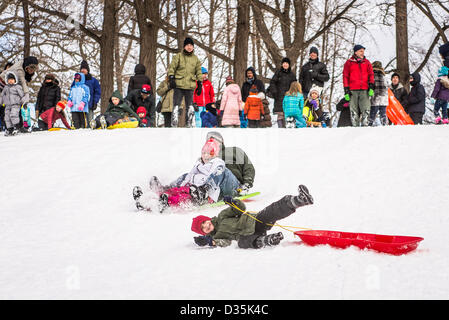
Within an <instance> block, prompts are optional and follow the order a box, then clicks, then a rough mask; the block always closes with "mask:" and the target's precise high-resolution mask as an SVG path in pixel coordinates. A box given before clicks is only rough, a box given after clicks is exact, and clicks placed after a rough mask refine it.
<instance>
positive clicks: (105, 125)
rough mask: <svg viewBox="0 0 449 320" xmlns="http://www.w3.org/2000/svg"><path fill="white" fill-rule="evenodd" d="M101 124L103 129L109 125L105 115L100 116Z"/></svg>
mask: <svg viewBox="0 0 449 320" xmlns="http://www.w3.org/2000/svg"><path fill="white" fill-rule="evenodd" d="M100 125H101V129H106V128H107V127H108V123H107V122H106V118H105V117H104V116H103V115H101V116H100Z"/></svg>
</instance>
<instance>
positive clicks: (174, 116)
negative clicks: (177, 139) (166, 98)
mask: <svg viewBox="0 0 449 320" xmlns="http://www.w3.org/2000/svg"><path fill="white" fill-rule="evenodd" d="M181 115H182V108H180V107H179V106H174V107H173V112H172V113H171V126H172V128H177V127H178V125H179V118H180V117H181Z"/></svg>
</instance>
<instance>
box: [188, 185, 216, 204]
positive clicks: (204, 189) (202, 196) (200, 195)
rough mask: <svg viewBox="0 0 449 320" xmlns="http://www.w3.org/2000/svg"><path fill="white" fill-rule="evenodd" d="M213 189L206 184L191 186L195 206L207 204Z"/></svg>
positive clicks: (190, 191)
mask: <svg viewBox="0 0 449 320" xmlns="http://www.w3.org/2000/svg"><path fill="white" fill-rule="evenodd" d="M210 189H211V187H210V186H209V185H208V184H205V185H203V186H199V187H197V186H195V185H192V186H190V190H189V193H190V196H191V197H192V201H193V203H194V204H196V205H198V206H201V205H203V204H205V203H206V202H207V199H208V192H209V190H210Z"/></svg>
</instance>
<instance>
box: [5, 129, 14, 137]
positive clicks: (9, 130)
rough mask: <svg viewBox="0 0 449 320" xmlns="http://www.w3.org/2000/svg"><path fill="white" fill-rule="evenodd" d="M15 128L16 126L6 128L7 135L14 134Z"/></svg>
mask: <svg viewBox="0 0 449 320" xmlns="http://www.w3.org/2000/svg"><path fill="white" fill-rule="evenodd" d="M13 130H14V128H6V130H5V137H7V136H12V131H13Z"/></svg>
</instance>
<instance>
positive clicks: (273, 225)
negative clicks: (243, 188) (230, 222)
mask: <svg viewBox="0 0 449 320" xmlns="http://www.w3.org/2000/svg"><path fill="white" fill-rule="evenodd" d="M225 203H226V204H227V205H228V206H230V207H231V208H234V209H237V210H238V211H240V212H241V213H243V214H246V215H247V216H248V217H250V218H251V219H254V220H256V221H257V222H259V223H264V224H266V225H267V226H270V227H279V228H282V229H284V230H287V231H290V232H292V233H295V231H294V230H290V229H288V228H291V229H302V230H313V229H310V228H303V227H293V226H282V225H280V224H278V223H275V224H270V223H265V222H263V221H260V220H259V219H257V218H256V217H254V216H252V215H250V213H252V214H257V213H258V212H255V211H243V210H242V209H240V208H239V207H237V206H236V205H235V204H233V203H229V202H226V201H225Z"/></svg>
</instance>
